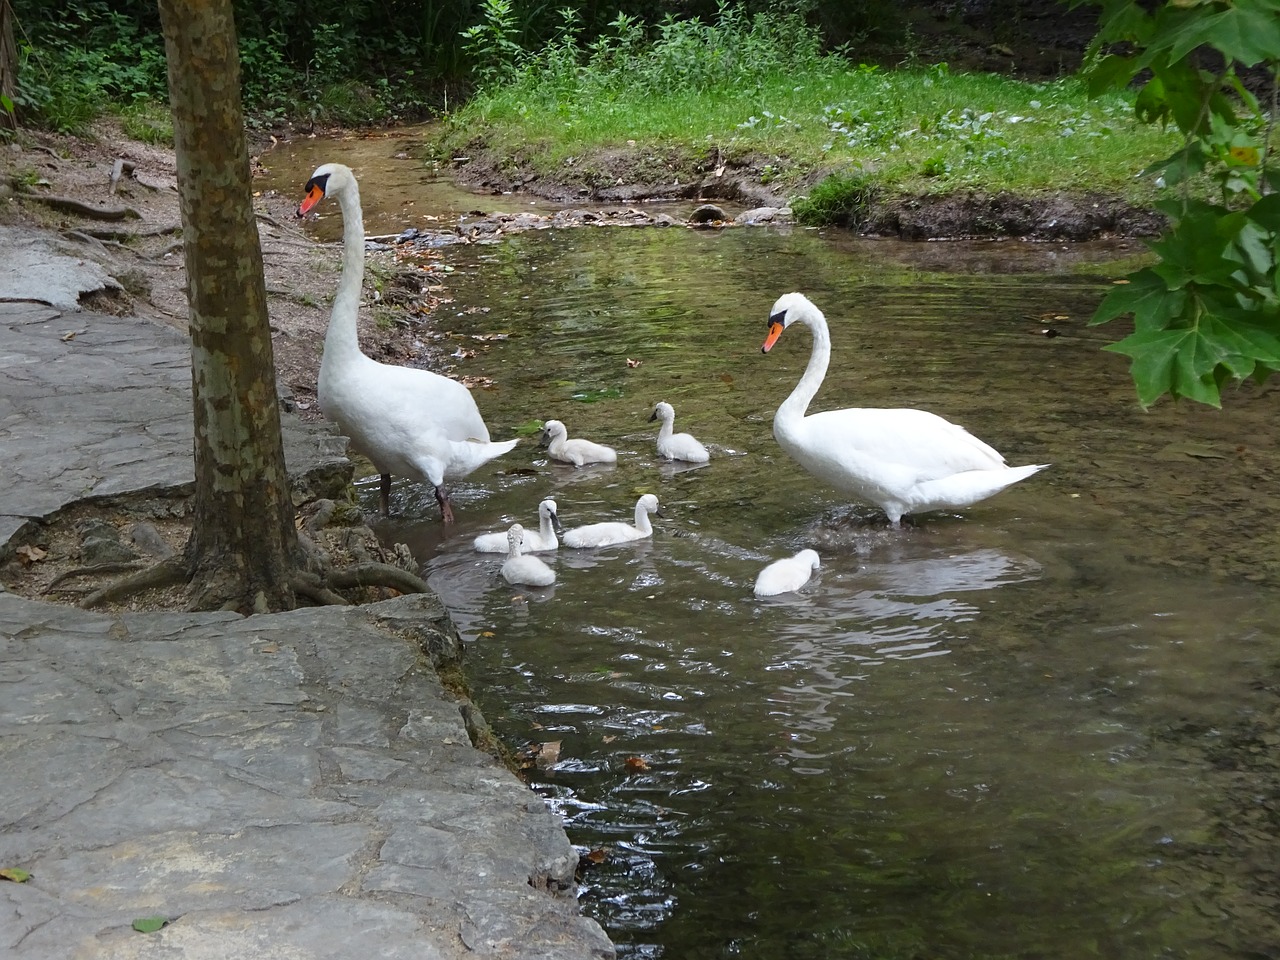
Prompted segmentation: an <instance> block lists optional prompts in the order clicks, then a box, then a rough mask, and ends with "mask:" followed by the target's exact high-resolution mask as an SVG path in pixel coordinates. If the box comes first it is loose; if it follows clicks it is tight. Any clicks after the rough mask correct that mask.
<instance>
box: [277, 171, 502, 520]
mask: <svg viewBox="0 0 1280 960" xmlns="http://www.w3.org/2000/svg"><path fill="white" fill-rule="evenodd" d="M305 191H306V196H305V198H304V199H303V201H302V203H301V204H299V206H298V216H300V217H301V216H305V215H306V214H307V213H308V212H309V211H310V210H311V208H312V207H314V206H315V205H316V204H317V203H319V202H320V201H321V200H323V199H324V198H325V197H334V198H335V199H336V200H337V201H338V205H339V206H340V207H341V208H342V277H341V279H339V281H338V290H337V293H336V294H335V295H334V298H333V312H332V313H331V314H330V316H329V331H328V333H327V334H326V335H325V338H324V359H323V360H322V361H321V363H320V384H319V391H318V393H319V397H320V409H321V411H322V412H323V413H324V415H325V416H326V417H328V418H329V419H330V420H332V421H334V422H335V423H337V425H338V428H339V429H340V430H341V431H342V433H343V434H344V435H346V436H347V437H348V438H349V439H350V440H351V443H352V445H353V446H355V448H356V449H357V450H359V451H360V452H361V453H363V454H364V455H365V456H366V457H368V458H369V460H370V461H371V462H372V463H373V465H374V466H375V467H376V468H377V469H378V472H379V473H380V474H381V475H382V488H381V490H382V512H383V514H384V515H385V514H386V513H387V512H388V498H389V495H390V492H391V475H392V474H400V475H401V476H408V477H415V478H418V479H423V480H426V481H427V482H428V483H430V484H431V486H432V487H434V488H435V494H436V500H437V502H439V504H440V513H441V515H442V516H443V518H444V522H445V523H452V522H453V509H452V508H451V506H450V504H449V492H448V491H447V490H446V489H445V486H444V482H445V480H452V479H456V478H458V477H465V476H466V475H467V474H469V473H470V472H471V471H473V470H475V469H476V468H477V467H479V466H480V465H481V464H483V463H486V462H488V461H489V460H492V459H493V458H494V457H499V456H501V455H502V454H504V453H507V452H508V451H509V450H511V448H512V447H514V446H515V445H516V443H517V441H516V440H504V441H502V442H501V443H492V442H490V440H489V428H488V427H486V426H485V425H484V420H483V419H481V417H480V411H479V409H477V407H476V402H475V400H474V399H473V398H472V396H471V391H470V390H468V389H467V388H466V387H464V386H463V385H462V384H460V383H458V382H457V381H456V380H450V379H449V378H448V377H442V376H440V374H438V373H431V372H430V371H427V370H418V369H415V368H413V367H400V366H395V365H394V364H389V363H379V362H378V361H376V360H374V359H372V358H370V357H367V356H365V354H364V353H362V352H361V350H360V341H359V338H358V336H357V334H356V317H357V314H358V313H359V309H360V287H361V284H362V283H363V282H364V217H363V214H362V213H361V210H360V190H359V188H358V187H357V186H356V178H355V176H354V175H352V173H351V170H350V168H349V167H345V166H343V165H342V164H340V163H325V164H322V165H320V166H319V167H317V168H316V172H315V173H313V174H312V175H311V179H310V180H308V181H307V185H306V188H305Z"/></svg>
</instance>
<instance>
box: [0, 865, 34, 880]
mask: <svg viewBox="0 0 1280 960" xmlns="http://www.w3.org/2000/svg"><path fill="white" fill-rule="evenodd" d="M30 879H31V874H29V873H28V872H27V871H26V870H23V869H22V868H21V867H5V868H3V869H0V880H9V881H12V882H13V883H26V882H27V881H28V880H30Z"/></svg>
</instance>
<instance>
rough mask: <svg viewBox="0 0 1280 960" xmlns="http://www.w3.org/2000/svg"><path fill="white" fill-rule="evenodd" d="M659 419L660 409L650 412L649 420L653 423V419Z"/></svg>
mask: <svg viewBox="0 0 1280 960" xmlns="http://www.w3.org/2000/svg"><path fill="white" fill-rule="evenodd" d="M657 419H658V411H657V410H654V411H653V413H651V414H649V422H650V423H653V421H655V420H657Z"/></svg>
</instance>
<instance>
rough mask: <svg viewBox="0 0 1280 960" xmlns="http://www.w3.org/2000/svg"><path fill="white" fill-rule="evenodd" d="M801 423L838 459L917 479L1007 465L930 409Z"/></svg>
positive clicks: (847, 413) (834, 413) (838, 415)
mask: <svg viewBox="0 0 1280 960" xmlns="http://www.w3.org/2000/svg"><path fill="white" fill-rule="evenodd" d="M802 423H803V425H804V426H803V429H804V432H805V434H806V435H807V436H808V437H809V438H810V441H811V442H810V446H811V448H813V447H818V446H820V447H823V448H826V451H827V455H829V456H830V457H832V458H834V459H837V460H846V459H848V458H849V457H856V458H857V459H859V460H866V461H870V462H874V463H877V464H880V465H882V467H883V468H884V469H888V470H893V471H894V472H897V471H898V470H906V471H908V472H909V473H911V474H912V475H913V476H914V477H915V478H916V479H918V480H930V479H934V478H937V477H945V476H948V475H950V474H953V473H957V472H960V471H964V470H998V469H1000V468H1001V467H1003V466H1004V465H1005V462H1004V457H1002V456H1001V455H1000V454H999V453H997V452H996V451H995V450H994V449H993V448H992V447H990V446H989V445H988V444H986V443H983V442H982V441H981V440H979V439H978V438H977V437H975V436H974V435H973V434H971V433H969V431H968V430H966V429H964V427H961V426H958V425H957V424H954V423H951V422H950V421H948V420H944V419H943V418H942V417H939V416H937V415H936V414H933V413H929V412H928V411H926V410H913V409H901V410H896V409H877V408H850V409H848V410H829V411H826V412H823V413H814V414H810V415H809V416H807V417H805V418H804V420H803V421H802Z"/></svg>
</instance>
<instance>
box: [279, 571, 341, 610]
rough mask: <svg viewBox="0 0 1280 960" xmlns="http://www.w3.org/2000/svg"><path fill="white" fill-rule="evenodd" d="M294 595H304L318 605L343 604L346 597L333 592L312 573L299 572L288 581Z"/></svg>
mask: <svg viewBox="0 0 1280 960" xmlns="http://www.w3.org/2000/svg"><path fill="white" fill-rule="evenodd" d="M289 586H290V587H292V588H293V592H294V594H295V595H297V596H299V597H306V598H307V599H308V600H310V601H311V602H312V603H314V604H315V605H316V606H318V607H325V606H343V605H346V603H347V601H346V598H344V597H342V596H340V595H338V594H336V593H334V592H333V591H332V590H330V589H329V588H328V587H326V586H325V585H324V581H323V580H321V579H320V578H319V577H318V576H316V575H315V574H314V573H300V574H298V575H297V576H295V577H293V578H292V579H291V580H290V581H289Z"/></svg>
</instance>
